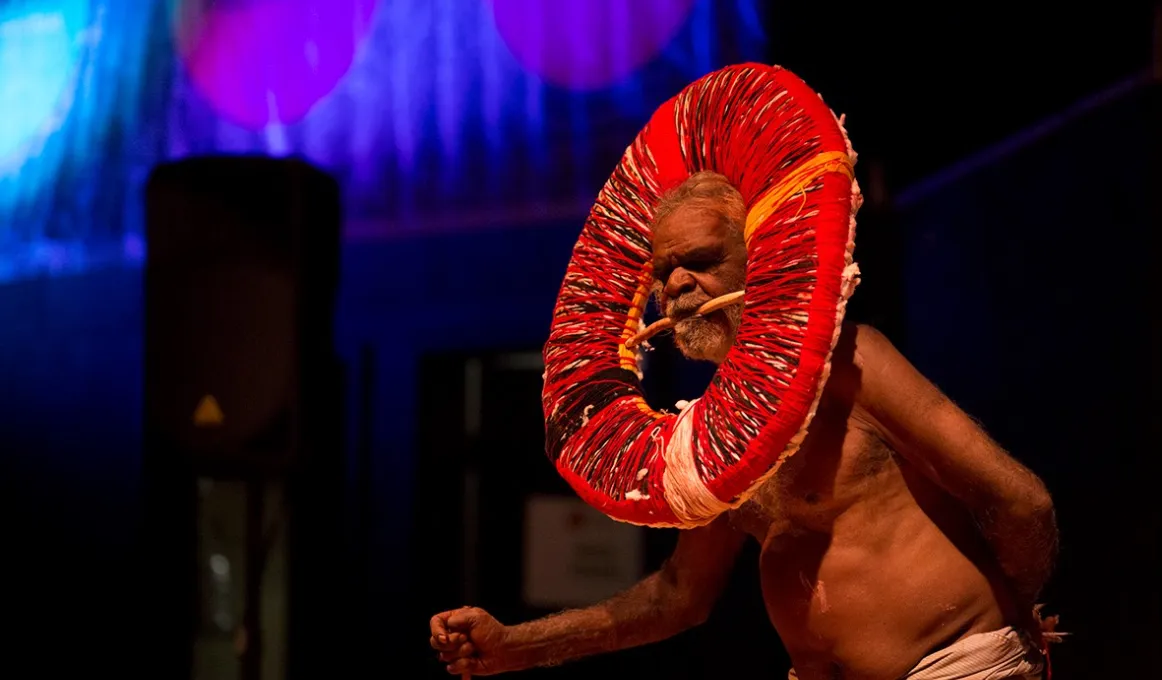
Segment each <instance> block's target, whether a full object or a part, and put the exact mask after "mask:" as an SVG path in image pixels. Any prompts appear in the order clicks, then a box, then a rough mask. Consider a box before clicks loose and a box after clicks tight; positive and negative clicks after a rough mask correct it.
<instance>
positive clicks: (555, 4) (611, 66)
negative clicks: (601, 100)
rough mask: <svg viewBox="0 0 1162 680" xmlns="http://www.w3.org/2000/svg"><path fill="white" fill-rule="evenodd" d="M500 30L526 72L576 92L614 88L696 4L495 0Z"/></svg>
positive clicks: (684, 0) (682, 0) (689, 0)
mask: <svg viewBox="0 0 1162 680" xmlns="http://www.w3.org/2000/svg"><path fill="white" fill-rule="evenodd" d="M491 2H492V12H493V17H494V19H495V21H496V30H497V32H498V33H499V34H500V35H501V37H503V38H504V41H505V44H506V45H507V46H508V49H509V51H510V52H512V54H513V56H514V57H516V59H517V61H519V62H520V63H521V65H522V66H524V68H526V69H528V70H529V71H531V72H532V73H534V74H536V75H537V76H539V77H540V78H542V79H543V80H545V81H546V82H548V83H551V84H553V85H556V86H559V87H565V88H569V89H573V90H595V89H600V88H603V87H608V86H610V85H614V84H616V83H617V82H619V81H621V80H623V79H624V78H626V77H628V76H630V75H632V74H633V73H634V72H635V71H636V70H638V69H639V68H641V67H642V66H644V65H645V64H647V63H649V62H650V61H651V60H652V59H653V58H654V57H656V56H657V55H658V54H659V53H660V52H661V51H662V50H663V49H664V48H665V47H666V45H668V44H669V43H670V41H671V40H673V39H674V36H675V35H676V34H677V33H678V31H679V30H681V28H682V27H683V26H684V25H685V23H686V20H687V18H688V17H689V15H690V8H691V6H692V5H693V4H694V2H695V0H491Z"/></svg>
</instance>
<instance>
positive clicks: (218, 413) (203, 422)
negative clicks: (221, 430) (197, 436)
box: [194, 394, 225, 427]
mask: <svg viewBox="0 0 1162 680" xmlns="http://www.w3.org/2000/svg"><path fill="white" fill-rule="evenodd" d="M223 420H225V416H223V415H222V408H221V407H220V406H218V400H217V399H215V398H214V397H213V396H212V395H209V394H207V395H206V396H204V397H202V400H201V401H200V402H198V408H196V409H194V425H197V426H198V427H218V426H219V425H221V424H222V421H223Z"/></svg>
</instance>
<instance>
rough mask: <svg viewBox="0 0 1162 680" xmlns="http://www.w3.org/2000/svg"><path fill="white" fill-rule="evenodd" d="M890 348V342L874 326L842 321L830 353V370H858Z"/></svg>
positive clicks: (841, 371)
mask: <svg viewBox="0 0 1162 680" xmlns="http://www.w3.org/2000/svg"><path fill="white" fill-rule="evenodd" d="M891 350H892V342H891V341H890V340H889V339H888V338H887V336H885V335H884V334H883V333H882V332H880V331H879V329H877V328H876V327H875V326H871V325H869V324H864V323H849V322H844V323H843V327H842V328H841V329H840V333H839V339H838V341H837V342H836V343H835V349H834V350H833V351H832V353H831V365H832V372H833V373H835V372H837V371H838V372H839V373H841V374H843V373H845V372H848V371H853V370H858V369H860V368H863V367H864V366H865V365H866V364H867V362H869V361H870V362H875V361H877V360H878V359H879V358H881V357H882V356H883V355H884V354H885V352H888V351H891ZM848 377H852V376H848Z"/></svg>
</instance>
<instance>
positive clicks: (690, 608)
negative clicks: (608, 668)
mask: <svg viewBox="0 0 1162 680" xmlns="http://www.w3.org/2000/svg"><path fill="white" fill-rule="evenodd" d="M744 219H745V206H744V205H743V202H742V198H741V196H740V195H739V193H738V192H737V191H736V190H735V189H734V188H733V187H732V186H731V185H730V184H729V183H728V182H727V181H726V179H725V178H724V177H722V176H721V175H717V174H714V173H699V174H697V175H695V176H693V177H691V178H690V179H689V180H688V181H686V182H685V183H684V184H683V185H682V186H680V187H679V188H678V189H676V190H675V191H674V192H673V193H671V194H670V195H668V196H667V197H665V198H664V199H663V200H662V202H661V204H660V205H659V206H658V210H657V215H656V218H655V223H654V225H653V226H654V229H653V235H654V236H653V239H654V240H653V266H654V273H655V277H656V280H657V285H656V288H655V295H656V297H657V300H658V303H659V305H660V307H661V309H662V310H663V311H664V313H665V314H666V315H667V316H670V317H673V318H674V319H675V320H676V321H677V323H676V325H675V327H674V337H675V342H676V344H677V346H678V348H679V349H680V350H681V351H682V353H683V354H684V355H685V356H687V357H689V358H691V359H700V360H708V361H713V362H716V363H717V362H721V361H722V360H723V359H724V358H725V356H726V353H727V350H728V349H729V348H730V346H731V344H732V342H733V341H734V338H735V333H736V331H737V329H738V325H739V321H740V317H741V312H740V309H739V308H738V307H732V308H727V309H724V310H721V311H718V312H715V313H713V314H711V315H709V316H706V317H694V316H691V315H692V313H693V312H694V310H696V309H698V307H699V306H700V305H701V304H702V303H704V302H706V301H708V300H710V299H712V298H715V297H718V296H720V295H723V294H725V293H728V292H731V291H735V290H741V289H742V288H743V284H744V279H745V272H746V254H747V253H746V245H745V243H744V241H743V236H742V224H743V222H744ZM748 537H751V538H753V539H755V540H756V541H758V542H759V543H760V544H761V546H762V550H761V557H760V573H761V579H762V590H763V594H764V600H765V603H766V609H767V612H768V614H769V616H770V620H771V623H772V624H773V625H774V627H775V629H776V630H777V632H778V634H779V636H780V638H781V639H782V641H783V643H784V645H785V646H786V648H787V651H788V652H789V654H790V657H791V660H792V664H793V669H792V670H791V671H790V677H791V678H800V679H801V680H835V679H837V678H844V679H851V680H854V679H857V678H858V679H861V680H894V679H896V678H911V679H913V680H923V679H925V678H981V679H983V678H1041V677H1042V675H1043V673H1044V666H1045V660H1044V658H1043V657H1042V653H1041V649H1042V646H1041V642H1042V639H1041V632H1040V629H1039V626H1038V625H1037V624H1038V622H1037V620H1036V619H1037V618H1038V617H1037V616H1036V614H1035V613H1034V611H1033V605H1034V599H1035V598H1036V596H1037V594H1038V592H1039V591H1040V589H1041V588H1042V586H1043V585H1044V583H1045V582H1046V580H1047V578H1048V576H1049V573H1050V570H1051V568H1052V565H1053V562H1054V559H1055V556H1056V549H1057V532H1056V527H1055V522H1054V512H1053V504H1052V501H1051V499H1050V496H1049V494H1048V492H1047V491H1046V489H1045V486H1044V485H1043V484H1042V482H1041V481H1040V480H1039V479H1038V478H1037V476H1036V475H1034V474H1033V473H1032V472H1030V471H1029V470H1028V469H1026V468H1025V467H1024V466H1022V465H1021V464H1020V463H1018V462H1017V461H1016V460H1014V459H1013V458H1012V457H1010V456H1009V455H1008V454H1007V453H1006V452H1005V451H1004V450H1002V449H1001V447H999V446H998V445H997V444H996V443H995V442H993V441H992V440H991V439H990V438H989V437H988V436H987V435H986V434H985V433H984V432H983V431H982V430H981V428H980V427H978V425H977V424H976V423H975V422H974V421H973V420H972V419H971V418H970V417H969V416H967V415H966V414H965V413H964V412H962V411H961V410H960V409H959V408H958V407H957V406H956V405H955V404H954V403H952V402H951V401H950V400H949V399H947V398H946V397H945V396H944V395H942V394H941V393H940V392H939V391H938V390H937V389H936V388H935V387H934V386H933V385H932V384H931V383H930V382H928V381H927V380H926V379H925V378H924V377H923V376H922V375H920V373H918V372H917V371H916V370H915V369H914V368H913V367H912V366H911V365H910V364H909V362H908V361H907V360H906V359H905V358H904V357H903V356H901V355H900V353H899V352H898V351H897V350H896V349H895V348H894V347H893V346H892V345H891V343H890V342H888V340H887V339H886V338H885V337H884V336H883V335H881V334H880V333H878V332H877V331H875V330H874V329H872V328H868V327H861V326H846V327H845V328H844V329H843V332H842V334H841V336H840V340H839V343H838V346H837V348H836V351H835V354H834V358H833V367H832V372H831V377H830V379H829V381H828V383H827V385H826V388H825V389H824V393H823V396H822V399H821V401H820V404H819V408H818V411H817V414H816V417H815V419H814V420H813V421H812V423H811V426H810V428H809V430H808V435H807V437H806V439H805V440H804V442H803V446H802V449H801V450H800V451H799V452H798V453H797V454H796V455H795V456H793V457H791V458H790V459H789V460H788V462H787V463H786V464H785V465H784V467H783V469H782V470H781V471H780V473H779V474H778V475H776V476H775V477H774V478H772V480H771V481H770V482H768V483H767V484H766V485H765V486H764V487H763V488H762V489H760V491H759V492H758V493H757V494H756V495H755V496H754V497H752V498H751V499H750V500H749V501H747V502H746V503H745V504H744V505H743V506H741V507H740V508H738V509H737V510H735V511H731V512H729V513H727V514H725V515H723V516H721V517H719V518H718V519H716V520H715V521H714V522H713V523H711V524H709V525H708V526H705V527H701V528H697V529H690V530H685V531H683V532H682V533H681V535H680V537H679V539H678V544H677V547H676V548H675V550H674V553H673V554H672V555H671V556H670V557H669V558H668V559H667V561H666V562H665V564H664V565H663V566H662V567H661V569H659V570H658V571H657V572H655V573H653V574H651V575H649V576H648V577H646V578H645V579H643V580H642V581H641V582H639V583H638V584H636V585H635V586H633V587H631V588H629V589H628V590H626V591H625V592H623V593H621V594H620V595H618V596H616V597H614V598H612V599H610V600H608V601H605V602H602V603H599V604H596V605H594V606H592V607H588V608H584V609H579V610H573V611H565V612H561V613H559V614H555V615H553V616H550V617H547V618H544V619H540V620H536V621H531V622H527V623H522V624H519V625H514V626H505V625H502V624H501V623H499V622H498V621H496V620H495V619H494V618H493V617H491V616H490V615H489V614H488V613H486V612H484V611H482V610H480V609H476V608H464V609H458V610H454V611H449V612H443V613H440V614H437V615H436V616H434V617H432V620H431V639H430V644H431V645H432V646H433V647H434V648H435V649H437V650H438V652H439V658H440V659H441V660H442V661H444V662H445V663H446V664H447V670H448V671H449V672H450V673H466V672H470V673H472V674H475V675H491V674H496V673H501V672H506V671H515V670H520V669H524V668H530V667H535V666H543V665H552V664H559V663H563V662H566V661H569V660H572V659H577V658H580V657H583V656H586V655H591V654H598V653H603V652H610V651H614V650H619V649H625V648H628V647H632V646H636V645H643V644H647V643H651V642H654V641H657V640H661V639H664V638H666V637H669V636H672V635H675V634H677V633H680V632H682V631H683V630H686V629H688V628H690V627H692V626H696V625H698V624H699V623H701V622H702V621H704V620H705V619H706V617H707V616H708V614H709V612H710V611H711V608H712V606H713V604H714V602H715V600H716V599H717V597H718V595H719V594H720V592H721V591H722V589H723V587H724V585H725V583H726V581H727V579H728V578H729V575H730V573H731V571H732V567H733V564H734V561H735V559H736V557H737V556H738V554H739V552H740V549H741V548H742V546H743V544H744V542H745V541H746V540H747V538H748Z"/></svg>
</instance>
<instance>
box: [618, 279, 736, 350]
mask: <svg viewBox="0 0 1162 680" xmlns="http://www.w3.org/2000/svg"><path fill="white" fill-rule="evenodd" d="M743 292H744V291H741V290H736V291H734V292H733V293H727V294H726V295H720V296H718V297H716V298H714V299H713V300H710V301H708V302H705V303H703V304H702V306H701V307H699V308H698V311H696V312H694V313H693V314H692V315H691V316H706V315H707V314H711V313H713V312H717V311H718V310H720V309H722V308H724V307H729V306H731V305H737V304H740V303H742V295H743ZM674 323H675V322H674V320H673V319H671V318H670V317H666V318H664V319H658V320H657V321H655V322H653V323H652V324H650V325H648V326H646V327H645V328H643V329H642V330H640V331H638V333H637V334H636V335H634V336H633V337H632V338H630V339H629V340H627V341H626V343H625V346H626V348H628V349H633V348H634V347H637V346H638V345H640V344H641V343H643V342H645V341H646V340H649V339H650V338H652V337H654V336H655V335H657V334H658V333H661V332H662V331H664V330H667V329H670V328H673V327H674Z"/></svg>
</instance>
